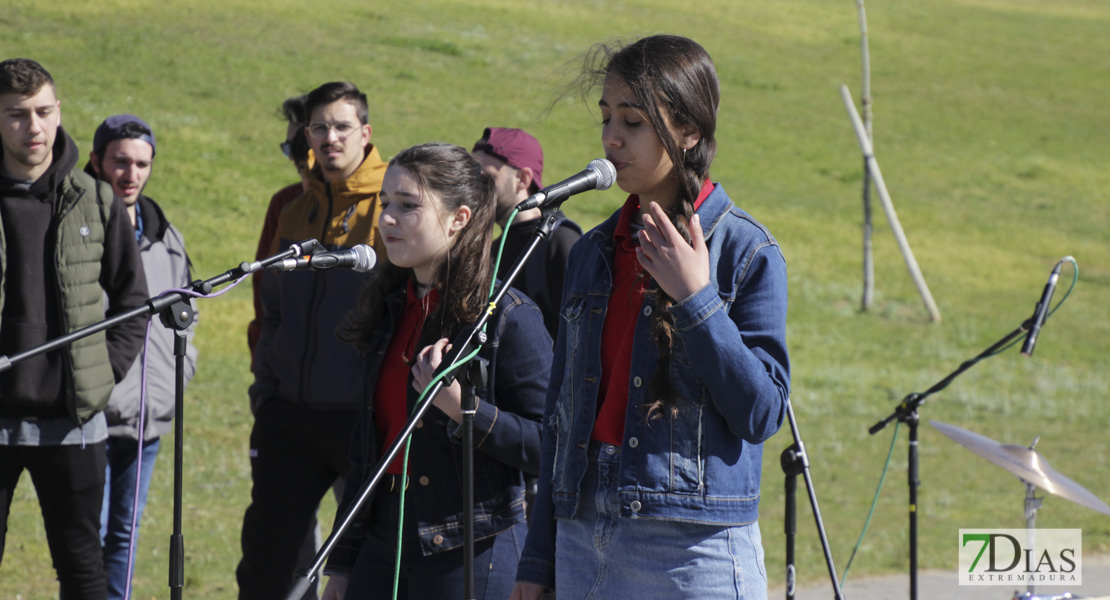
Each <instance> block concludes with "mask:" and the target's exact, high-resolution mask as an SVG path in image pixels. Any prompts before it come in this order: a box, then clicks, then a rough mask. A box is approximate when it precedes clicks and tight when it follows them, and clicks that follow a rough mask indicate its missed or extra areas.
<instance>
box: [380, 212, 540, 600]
mask: <svg viewBox="0 0 1110 600" xmlns="http://www.w3.org/2000/svg"><path fill="white" fill-rule="evenodd" d="M517 212H519V211H518V209H516V208H514V209H513V212H512V213H511V214H509V220H508V221H506V223H505V228H504V231H506V232H507V231H508V229H509V226H510V225H512V223H513V219H515V218H516V214H517ZM508 237H509V236H507V235H502V236H501V245H500V247H499V248H498V249H497V260H496V261H495V262H494V265H493V275H494V276H493V277H490V284H489V295H490V297H493V292H494V290H495V289H496V285H497V270H498V269H499V268H500V267H501V257H502V255H503V254H504V253H505V241H506V240H507V239H508ZM493 309H494V306H493V305H492V304H491V305H490V307H489V311H490V313H492V312H493ZM482 331H483V332H484V331H485V325H484V324H483V326H482ZM481 349H482V346H480V345H479V346H478V347H477V348H475V349H474V351H473V352H471V353H470V354H468V355H466V356H465V357H463V358H462V359H461V360H456V361H455V363H454V364H452V365H451V366H450V367H448V368H447V369H444V371H443V372H442V373H440V374H439V375H437V376H436V377H435V378H434V379H432V380H431V381H429V382H428V385H427V386H425V387H424V390H423V391H422V392H420V396H419V397H418V398H417V399H416V405H417V406H419V405H420V404H421V403H423V402H424V401H425V400H426V399H427V398H426V396H427V395H428V390H430V389H432V388H433V387H435V384H436V383H439V381H440V380H441V379H443V378H444V377H446V376H447V374H448V373H450V372H452V371H454V370H455V369H458V368H459V367H461V366H462V365H464V364H466V363H467V362H468V361H470V360H471V359H472V358H474V357H475V356H477V355H478V352H479V351H480V350H481ZM411 445H412V435H411V434H410V435H409V437H408V439H407V440H405V455H404V459H403V460H402V461H401V472H402V473H404V475H403V477H402V483H401V498H400V502H401V504H400V508H399V511H398V514H397V556H395V557H394V561H393V600H397V593H398V591H399V588H400V585H401V543H402V541H403V540H402V532H403V531H404V526H405V492H407V491H408V488H409V476H408V472H409V448H410V447H411Z"/></svg>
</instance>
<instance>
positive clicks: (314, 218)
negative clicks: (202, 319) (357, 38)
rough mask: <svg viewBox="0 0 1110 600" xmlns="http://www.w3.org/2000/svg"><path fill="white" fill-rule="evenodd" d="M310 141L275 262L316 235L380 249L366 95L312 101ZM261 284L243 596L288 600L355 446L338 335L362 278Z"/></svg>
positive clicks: (349, 387) (333, 86)
mask: <svg viewBox="0 0 1110 600" xmlns="http://www.w3.org/2000/svg"><path fill="white" fill-rule="evenodd" d="M305 114H306V116H307V117H308V124H307V126H306V127H305V133H306V135H307V137H308V143H309V146H310V147H311V148H312V151H313V154H314V155H315V159H316V166H315V167H314V168H313V173H312V178H311V179H310V180H309V187H308V191H307V192H305V194H304V195H302V196H301V197H300V198H298V199H297V200H294V201H293V202H292V203H290V204H289V206H287V207H286V208H285V210H283V211H282V213H281V216H280V218H279V220H278V226H277V233H276V235H275V236H274V244H273V246H272V247H271V250H272V252H271V254H273V253H276V252H277V251H278V248H280V247H283V246H288V245H289V244H292V243H295V242H298V241H301V240H304V239H306V238H315V239H317V240H319V241H320V243H321V244H323V246H324V247H325V248H327V250H329V251H336V250H341V249H345V248H350V247H352V246H354V245H356V244H368V245H371V246H375V249H376V250H377V252H378V256H379V257H380V256H384V252H385V251H384V245H383V244H382V243H381V242H380V241H379V240H378V235H377V222H378V215H379V213H380V212H381V203H380V200H379V197H378V195H379V192H380V191H381V185H382V178H383V177H384V176H385V170H386V164H385V163H384V162H382V159H381V156H380V155H379V154H378V150H377V148H375V147H374V146H373V144H371V143H370V134H371V128H370V124H369V122H368V118H367V105H366V96H365V95H364V94H363V93H362V92H360V91H359V90H358V88H357V87H355V86H354V85H353V84H351V83H346V82H334V83H326V84H324V85H322V86H320V87H318V88H316V89H315V90H313V91H312V92H310V93H309V94H308V98H307V100H306V102H305ZM273 275H274V276H271V274H269V273H268V274H266V276H265V277H263V278H262V291H261V296H262V308H263V318H262V330H261V333H260V335H259V339H258V345H257V347H256V348H255V354H254V384H253V385H251V388H250V396H251V404H252V406H254V407H255V415H254V428H253V430H252V431H251V441H250V453H251V479H252V482H253V486H252V489H251V505H250V507H249V508H247V512H246V514H245V515H244V517H243V534H242V546H243V558H242V560H241V561H240V562H239V567H238V569H237V570H236V576H237V579H238V581H239V597H240V598H242V599H244V600H246V599H252V600H253V599H257V598H281V597H284V595H285V594H286V593H287V592H288V590H289V588H290V586H291V585H292V583H293V571H294V568H295V563H296V557H297V548H298V547H299V546H300V544H301V542H302V540H304V537H305V534H306V532H307V531H308V530H309V526H310V523H311V522H312V519H313V516H314V514H315V512H316V508H317V506H318V504H319V502H320V499H321V498H322V497H323V496H324V494H325V493H326V492H327V490H328V488H329V487H331V485H332V483H333V482H334V481H335V479H336V478H337V477H339V476H342V475H345V474H346V472H347V469H348V466H349V459H348V452H347V450H348V448H347V446H348V443H349V441H350V437H351V431H352V429H353V428H354V425H355V421H356V420H357V418H358V412H359V411H358V407H360V406H362V405H363V403H364V401H365V398H364V394H366V393H368V391H367V390H365V389H364V387H365V386H364V385H363V378H362V377H363V376H362V371H363V367H362V365H363V362H364V361H363V360H362V358H361V357H360V356H359V355H358V353H357V352H356V351H355V349H354V347H353V346H351V345H349V344H346V343H343V342H341V341H339V340H338V339H337V338H336V334H335V332H336V329H337V328H338V327H339V325H340V324H341V323H342V321H343V319H344V318H345V317H346V315H347V313H348V312H350V310H351V309H352V308H354V305H355V299H356V298H357V296H358V292H359V290H360V289H361V286H362V276H361V274H359V273H356V272H354V271H350V270H345V269H344V270H329V271H322V272H319V273H317V272H314V271H293V272H286V273H280V272H279V273H274V274H273Z"/></svg>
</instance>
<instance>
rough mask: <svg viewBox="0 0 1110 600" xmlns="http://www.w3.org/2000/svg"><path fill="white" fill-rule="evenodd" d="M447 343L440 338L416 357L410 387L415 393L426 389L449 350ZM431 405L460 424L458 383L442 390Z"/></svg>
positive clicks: (460, 410) (459, 389)
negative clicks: (414, 389) (415, 390)
mask: <svg viewBox="0 0 1110 600" xmlns="http://www.w3.org/2000/svg"><path fill="white" fill-rule="evenodd" d="M449 341H450V340H448V339H447V338H442V339H440V340H438V341H436V343H434V344H432V345H431V346H426V347H425V348H424V349H423V350H421V351H420V354H417V355H416V360H415V361H414V362H413V364H412V377H413V381H412V387H414V388H416V389H417V391H423V390H424V388H426V387H428V382H429V381H431V380H432V376H433V375H434V374H435V371H436V368H438V367H439V363H441V362H443V355H444V354H445V353H446V352H447V351H448V350H450V348H451V345H450V343H449ZM432 404H434V405H435V406H436V408H438V409H440V410H442V411H443V412H444V414H446V415H447V416H448V417H451V420H452V421H454V422H456V423H462V386H460V385H459V382H458V381H455V382H454V383H452V384H451V385H450V386H449V387H445V388H442V389H441V390H440V391H439V393H438V394H436V397H435V398H433V399H432Z"/></svg>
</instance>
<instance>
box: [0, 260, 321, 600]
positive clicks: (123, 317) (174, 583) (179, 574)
mask: <svg viewBox="0 0 1110 600" xmlns="http://www.w3.org/2000/svg"><path fill="white" fill-rule="evenodd" d="M318 246H319V243H318V242H317V241H316V240H305V241H303V242H300V243H297V244H292V245H291V246H289V249H288V250H286V251H285V252H282V253H280V254H277V255H274V256H271V257H270V258H267V259H264V260H261V261H255V262H250V263H248V262H242V263H239V266H238V267H235V268H233V269H230V270H228V271H225V272H224V273H222V274H220V275H217V276H215V277H213V278H211V279H208V280H205V281H200V280H197V281H194V282H192V283H191V284H189V289H190V290H191V292H192V293H186V292H184V291H166V292H163V293H162V294H161V295H160V296H155V297H153V298H149V299H147V301H146V302H145V303H144V304H143V305H142V306H139V307H136V308H133V309H131V310H128V311H125V312H122V313H120V314H118V315H115V316H112V317H110V318H107V319H104V320H103V321H100V322H99V323H94V324H92V325H89V326H88V327H83V328H81V329H78V330H77V331H73V332H71V333H68V334H66V335H63V336H61V337H58V338H55V339H53V340H50V341H48V342H46V343H44V344H42V345H39V346H36V347H34V348H30V349H28V350H26V351H24V352H20V353H19V354H15V355H12V356H11V357H8V356H0V372H3V371H7V370H8V369H10V368H12V365H14V364H16V363H19V362H20V361H24V360H27V359H28V358H31V357H34V356H38V355H40V354H45V353H47V352H50V351H52V350H56V349H58V348H61V347H62V346H64V345H66V344H69V343H72V342H75V341H77V340H79V339H82V338H85V337H88V336H90V335H92V334H94V333H99V332H101V331H104V330H106V329H109V328H111V327H114V326H116V325H119V324H120V323H122V322H124V321H127V320H129V319H133V318H135V317H140V316H147V315H154V314H157V315H159V318H160V319H161V321H162V324H163V325H165V326H166V327H167V328H169V329H173V330H174V365H175V368H174V370H175V382H174V461H173V470H174V475H173V488H174V489H173V532H172V533H171V535H170V551H169V555H170V564H169V588H170V598H172V599H173V600H179V599H180V598H181V594H182V591H183V588H184V586H185V538H184V536H183V535H182V525H181V521H182V519H181V505H182V486H183V484H182V481H183V477H182V471H183V469H184V460H183V454H184V448H185V437H184V423H183V422H184V419H185V416H184V405H185V351H186V349H187V343H186V337H185V330H186V329H188V327H189V326H190V325H192V323H193V318H194V316H195V312H194V310H193V305H192V303H190V302H189V299H190V297H191V296H192V295H207V294H209V293H211V292H212V290H213V289H214V288H215V287H216V286H217V285H222V284H224V283H227V282H228V281H234V280H236V279H239V278H241V277H244V276H246V275H250V274H251V273H254V272H255V271H258V270H260V269H263V268H265V267H266V266H267V265H270V264H272V263H275V262H278V261H281V260H284V259H286V258H290V257H293V256H301V255H302V254H304V253H311V252H313V251H314V250H315V249H316V248H317V247H318Z"/></svg>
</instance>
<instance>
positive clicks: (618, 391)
mask: <svg viewBox="0 0 1110 600" xmlns="http://www.w3.org/2000/svg"><path fill="white" fill-rule="evenodd" d="M713 188H714V185H713V183H712V182H711V181H709V180H708V179H706V180H705V182H703V183H702V186H701V192H699V193H698V198H697V200H695V201H694V210H697V209H698V208H699V207H700V206H701V204H702V202H704V201H705V199H706V197H708V196H709V194H710V193H712V192H713ZM639 210H640V197H639V196H637V195H635V194H633V195H631V196H629V197H628V200H626V201H625V202H624V207H622V208H621V214H620V218H619V219H618V220H617V228H616V229H615V230H614V231H613V243H614V244H613V245H614V246H615V247H616V250H615V252H614V254H613V287H612V289H611V290H610V293H609V306H608V308H607V309H606V311H605V325H604V326H602V329H601V387H600V388H599V390H598V399H597V402H598V405H599V406H600V407H601V409H600V410H599V411H598V414H597V420H596V421H595V422H594V431H593V434H592V435H591V436H590V437H591V438H593V439H595V440H597V441H599V442H604V443H607V444H614V445H616V446H620V445H621V444H622V443H623V442H624V419H625V413H626V412H627V411H628V384H629V377H630V375H631V373H632V343H633V341H634V339H633V338H635V334H636V319H637V318H638V317H639V315H640V308H641V306H642V305H643V301H644V290H645V289H646V287H647V281H648V276H647V274H646V273H644V268H643V267H642V266H640V261H638V260H636V246H638V245H639V243H640V242H639V239H636V238H633V237H632V218H633V217H634V216H635V214H636V213H637V212H638V211H639ZM641 273H644V276H643V277H641V276H640V274H641ZM641 343H654V341H652V340H643V341H642V342H641ZM641 385H648V381H647V380H646V379H644V380H642V381H641Z"/></svg>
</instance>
